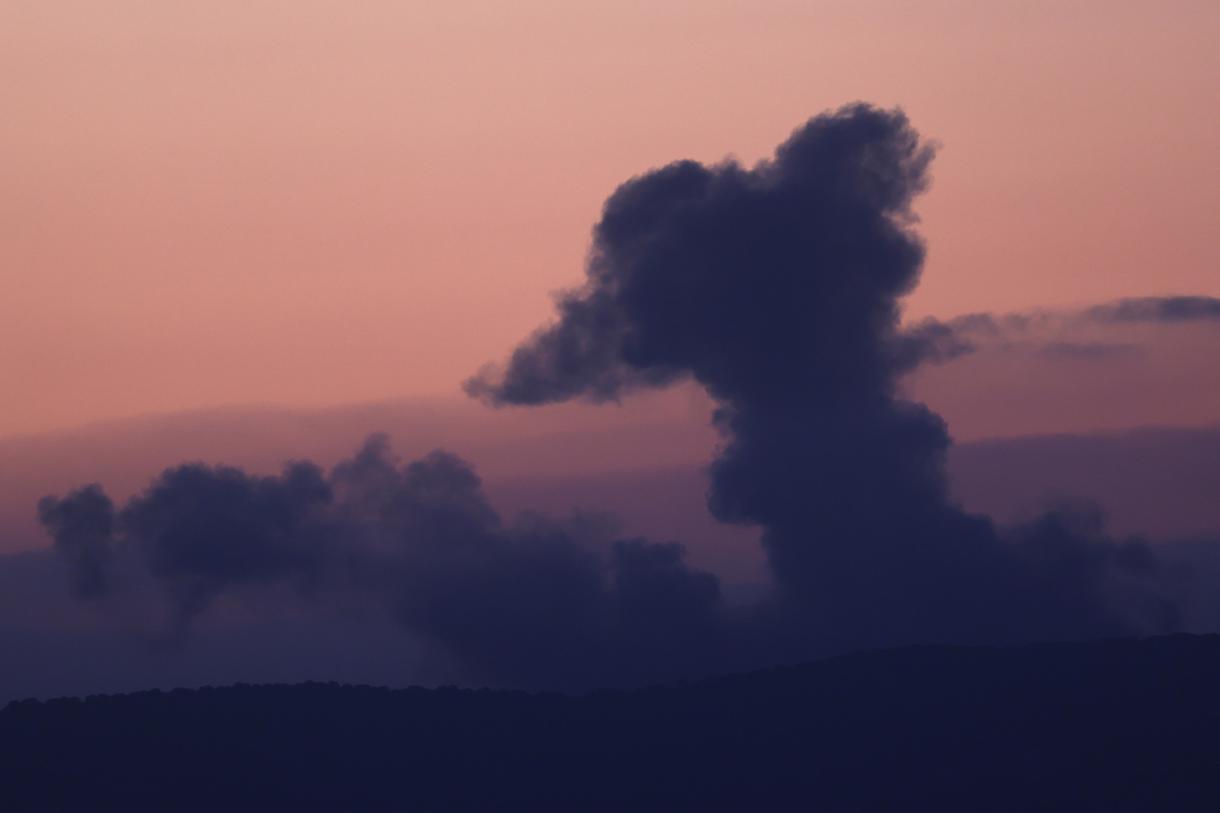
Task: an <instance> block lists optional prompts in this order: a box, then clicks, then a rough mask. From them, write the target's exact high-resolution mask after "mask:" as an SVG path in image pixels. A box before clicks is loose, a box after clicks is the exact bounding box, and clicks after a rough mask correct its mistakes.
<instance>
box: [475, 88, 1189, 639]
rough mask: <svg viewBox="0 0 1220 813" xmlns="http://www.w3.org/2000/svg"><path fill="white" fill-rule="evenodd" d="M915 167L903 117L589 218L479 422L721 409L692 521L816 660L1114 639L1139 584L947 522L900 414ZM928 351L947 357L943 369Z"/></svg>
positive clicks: (637, 191)
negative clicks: (567, 403)
mask: <svg viewBox="0 0 1220 813" xmlns="http://www.w3.org/2000/svg"><path fill="white" fill-rule="evenodd" d="M931 160H932V149H931V147H930V146H928V145H927V144H925V143H923V142H922V141H921V140H920V138H919V137H918V135H917V134H916V133H915V131H914V130H913V129H911V127H910V126H909V124H908V123H907V120H906V118H905V116H904V115H903V114H902V113H901V112H896V111H895V112H887V111H881V110H877V109H874V108H871V107H868V106H864V105H855V106H851V107H847V108H844V109H842V110H840V111H838V112H836V113H834V114H829V115H822V116H819V117H817V118H815V119H813V120H812V121H810V122H809V123H808V124H806V125H805V126H804V127H802V128H800V129H799V130H797V131H796V132H795V133H793V135H792V136H791V137H790V138H789V139H788V141H786V142H785V143H784V144H782V145H780V147H779V148H778V150H777V151H776V154H775V157H774V158H773V159H772V160H769V161H764V162H762V163H760V164H758V165H757V166H755V167H754V168H753V169H746V168H743V167H742V166H740V165H738V164H737V163H734V162H731V161H730V162H726V163H723V164H720V165H717V166H711V167H709V166H704V165H702V164H698V163H694V162H689V161H687V162H680V163H675V164H672V165H670V166H667V167H664V168H662V169H659V170H656V171H654V172H650V173H648V174H646V175H643V176H640V177H637V178H635V179H633V180H631V181H629V182H627V183H626V184H624V185H623V186H622V187H620V188H619V189H618V190H617V191H616V192H615V193H614V194H613V195H612V196H611V197H610V199H609V200H608V201H607V202H606V205H605V209H604V212H603V216H602V219H601V222H600V223H598V224H597V226H596V228H595V230H594V238H593V250H592V254H591V260H590V262H589V266H588V280H587V282H586V283H585V285H584V287H582V288H580V289H579V290H576V291H573V292H570V293H568V294H567V295H566V296H564V297H563V298H562V299H561V300H560V302H559V306H558V307H559V319H558V321H557V322H556V323H555V324H553V325H551V326H550V327H547V328H545V329H543V330H541V331H539V332H538V333H536V334H535V335H534V336H533V337H532V338H530V339H529V341H527V342H526V343H525V344H523V345H522V346H521V347H520V348H518V349H517V350H516V351H515V352H514V353H513V354H512V356H511V358H510V359H509V361H508V363H507V365H506V366H505V367H503V368H502V369H495V368H488V369H485V370H484V371H483V372H482V373H481V374H480V375H479V376H477V377H475V378H474V379H472V380H470V381H469V382H467V385H466V388H467V391H468V392H469V393H471V394H472V395H475V396H477V397H481V398H483V399H485V400H487V401H488V402H490V403H493V404H497V405H502V404H540V403H546V402H553V401H561V400H564V399H569V398H574V397H585V398H590V399H593V400H599V401H600V400H610V399H616V398H619V397H620V396H622V395H624V394H625V393H627V392H629V391H630V390H632V389H637V388H640V387H648V386H661V385H664V384H666V383H669V382H672V381H675V380H678V379H681V378H684V377H691V378H693V379H694V380H695V381H697V382H698V383H699V384H701V385H702V386H703V387H705V388H706V389H707V391H708V392H709V393H710V394H711V395H712V397H713V398H715V399H716V401H717V402H718V404H719V408H718V410H717V412H716V414H715V423H716V426H717V427H718V428H719V430H720V432H721V433H722V435H723V438H724V443H723V446H722V448H721V449H720V450H719V453H718V455H717V457H716V459H715V460H714V461H713V462H712V464H711V469H710V474H711V492H710V495H709V505H710V508H711V511H712V512H713V514H714V515H715V516H716V517H718V518H719V519H721V520H724V521H726V522H737V523H749V524H755V525H760V526H762V528H763V529H764V534H763V544H764V545H765V546H766V550H767V554H768V556H769V559H770V563H771V566H772V570H773V572H774V575H775V578H776V581H777V583H778V584H779V586H780V588H781V590H782V593H781V596H780V599H781V601H782V602H784V603H785V604H787V605H789V606H788V611H789V612H793V613H795V615H796V616H797V617H799V618H800V619H801V620H800V623H799V625H798V626H799V633H797V634H798V637H800V638H807V639H808V640H809V641H810V642H817V643H818V645H819V646H825V645H828V644H829V645H830V646H832V647H833V648H839V647H847V646H859V645H868V644H883V643H894V642H899V641H913V640H1012V639H1025V638H1047V637H1060V636H1064V635H1068V636H1077V635H1095V634H1106V633H1111V632H1120V631H1122V630H1124V629H1126V628H1127V625H1128V624H1130V623H1132V620H1133V618H1132V616H1131V613H1132V612H1135V613H1136V614H1137V615H1141V616H1143V614H1144V613H1145V612H1146V611H1150V612H1153V614H1154V615H1156V616H1160V617H1163V616H1164V615H1165V614H1168V613H1169V612H1170V608H1168V607H1165V606H1164V605H1162V604H1160V603H1159V602H1157V601H1155V600H1154V599H1151V598H1149V599H1148V604H1147V605H1146V606H1140V607H1133V606H1131V605H1125V606H1121V607H1120V606H1117V605H1115V604H1114V603H1112V602H1110V601H1108V600H1107V597H1106V595H1105V593H1106V591H1107V590H1109V589H1110V588H1109V586H1108V584H1109V582H1110V581H1111V578H1112V577H1113V576H1115V575H1116V573H1118V572H1122V573H1125V574H1126V575H1131V574H1133V573H1135V572H1137V571H1141V570H1147V569H1150V568H1151V567H1152V565H1151V562H1150V561H1148V560H1147V559H1146V558H1145V557H1142V556H1139V555H1134V554H1132V553H1131V552H1130V549H1129V548H1127V547H1123V546H1115V545H1110V544H1108V543H1107V542H1106V541H1105V540H1104V539H1103V538H1101V537H1100V533H1099V532H1098V531H1097V530H1096V529H1093V528H1092V526H1088V527H1089V528H1090V531H1089V532H1088V533H1084V532H1083V531H1082V529H1080V528H1075V527H1072V528H1069V527H1068V526H1072V525H1073V523H1070V522H1069V523H1065V522H1063V521H1059V520H1055V519H1054V518H1047V519H1044V520H1043V521H1041V522H1040V524H1039V525H1038V526H1037V527H1038V528H1040V529H1041V530H1040V531H1039V530H1032V531H1031V530H1030V529H1026V530H1024V531H1022V532H1021V533H1020V534H1018V535H1016V536H1015V537H1014V538H1013V539H1004V538H1001V535H1000V534H999V533H997V531H996V529H995V528H994V527H993V525H992V523H991V522H990V521H989V520H988V519H986V518H982V517H977V516H969V515H967V514H965V513H963V512H962V511H961V510H959V509H958V508H957V507H956V506H955V505H954V504H953V503H952V502H951V501H950V499H949V495H948V488H947V483H946V477H945V469H944V460H945V452H946V449H947V448H948V445H949V436H948V433H947V430H946V427H945V424H944V422H943V421H942V420H941V419H940V418H939V417H938V416H937V415H935V414H934V413H932V412H931V411H929V410H928V409H927V408H926V407H925V406H923V405H922V404H916V403H911V402H909V401H905V400H902V399H901V398H899V397H898V396H897V394H896V389H897V385H898V382H899V380H900V378H901V376H902V375H903V374H904V373H906V372H908V371H909V370H910V369H912V368H913V367H914V366H915V365H916V364H918V363H919V362H920V361H922V360H925V359H935V358H938V357H942V356H945V355H949V356H951V355H952V354H953V353H954V352H955V350H954V348H953V347H952V341H951V340H952V336H946V335H941V334H942V332H943V331H937V330H936V329H935V327H936V326H935V325H928V326H924V327H923V328H921V329H920V330H918V331H912V332H909V333H904V332H902V331H901V330H900V329H899V299H900V298H901V297H902V296H903V295H904V294H906V293H907V292H909V291H910V290H911V289H912V288H913V287H914V285H915V284H916V282H917V280H918V277H919V272H920V267H921V265H922V261H923V256H924V250H923V245H922V243H921V242H920V240H919V238H918V236H917V235H916V234H915V233H914V232H913V230H912V225H913V223H914V222H915V216H914V215H913V213H912V210H911V203H912V200H913V199H914V198H915V197H916V196H917V195H918V194H919V193H920V192H922V191H923V190H924V189H925V188H926V187H927V185H928V167H929V163H930V162H931ZM946 340H949V341H948V346H946Z"/></svg>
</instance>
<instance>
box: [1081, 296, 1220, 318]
mask: <svg viewBox="0 0 1220 813" xmlns="http://www.w3.org/2000/svg"><path fill="white" fill-rule="evenodd" d="M1085 316H1086V317H1088V318H1090V319H1096V320H1099V321H1103V322H1198V321H1208V322H1212V321H1216V322H1220V299H1216V298H1215V297H1210V296H1162V297H1151V296H1150V297H1142V298H1137V299H1120V300H1119V301H1118V302H1112V303H1109V304H1106V305H1098V306H1096V307H1093V308H1089V309H1088V310H1087V311H1085Z"/></svg>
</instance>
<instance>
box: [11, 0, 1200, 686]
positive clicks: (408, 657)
mask: <svg viewBox="0 0 1220 813" xmlns="http://www.w3.org/2000/svg"><path fill="white" fill-rule="evenodd" d="M1218 36H1220V6H1218V5H1217V4H1216V3H1214V2H1189V1H1188V0H1178V2H1167V3H1160V4H1155V5H1154V4H1150V3H1135V2H1090V1H1087V0H1081V1H1080V2H1070V3H1064V2H1038V1H1036V0H1035V1H1031V2H1020V3H1018V2H1011V3H1008V2H994V3H976V2H947V1H940V2H936V1H935V0H934V1H932V2H927V3H920V4H913V3H906V2H898V1H897V0H894V1H893V2H868V1H867V0H865V1H864V2H850V3H849V2H801V3H797V2H752V3H736V2H720V1H719V0H711V1H710V2H698V3H695V2H686V1H685V0H668V1H663V2H651V3H643V2H640V3H634V2H614V3H609V2H605V3H603V2H584V3H557V2H556V3H549V2H539V1H538V0H523V2H514V3H469V2H454V3H444V4H435V3H405V2H404V3H391V2H386V1H385V0H370V1H369V2H364V3H360V4H350V3H346V4H344V3H338V2H331V1H330V0H300V2H291V3H290V2H280V1H279V0H251V1H250V2H243V3H227V2H225V3H216V2H212V3H202V2H194V0H187V1H186V2H181V3H175V4H170V5H166V4H159V3H153V2H143V0H115V2H111V3H107V4H97V3H89V2H84V1H83V0H80V1H79V2H77V1H71V0H44V1H43V2H37V3H35V2H20V1H18V0H8V2H3V3H0V75H3V76H6V77H8V79H7V80H5V81H2V82H0V102H2V103H3V105H4V109H5V110H6V111H10V114H9V115H7V116H6V120H5V123H4V125H3V126H0V173H2V179H3V180H2V182H3V187H4V189H5V192H6V194H5V195H3V196H0V282H3V292H4V295H3V296H0V381H3V382H4V389H3V397H2V398H0V645H2V646H0V648H3V646H9V647H13V648H14V651H16V648H21V649H22V650H23V651H30V652H32V653H34V654H33V655H31V656H30V657H29V658H27V659H25V660H23V661H22V662H21V663H20V664H19V668H15V669H14V670H12V672H11V674H10V675H9V676H7V677H6V678H4V679H0V700H3V699H4V698H5V697H17V696H25V695H28V694H35V695H43V696H45V695H48V694H54V693H81V692H88V691H94V690H100V689H105V690H125V689H130V688H140V687H146V686H153V685H156V686H170V685H198V684H200V683H202V682H206V681H213V682H224V681H232V680H257V679H275V680H292V679H304V678H316V679H329V678H330V677H332V676H334V675H339V676H341V677H342V678H343V679H351V680H359V681H365V682H378V683H391V684H396V685H397V684H401V683H403V682H406V681H411V680H415V681H423V682H433V683H436V682H449V681H457V682H464V683H480V684H488V685H500V686H522V687H527V688H540V687H542V688H564V689H571V688H588V687H590V686H596V685H607V684H615V685H632V684H638V683H640V682H646V681H648V680H660V679H673V678H675V677H690V676H698V675H701V674H708V673H711V672H715V671H724V670H726V669H731V668H732V669H736V668H754V667H757V666H760V665H765V664H773V663H779V662H788V661H791V660H793V659H798V658H807V657H813V656H823V655H827V654H834V653H838V652H845V651H852V650H854V649H859V648H862V647H872V646H888V645H894V644H901V643H915V642H929V641H941V642H943V641H950V642H967V643H971V642H987V643H999V642H1011V641H1027V640H1051V639H1079V638H1081V637H1096V636H1098V635H1103V636H1105V635H1118V634H1148V633H1153V632H1169V631H1180V630H1188V631H1217V630H1220V604H1217V602H1215V601H1214V600H1213V599H1212V598H1211V596H1212V595H1213V594H1214V593H1215V591H1214V590H1213V589H1212V588H1211V585H1214V583H1215V579H1217V578H1220V556H1217V555H1216V553H1215V551H1217V550H1220V547H1217V543H1216V540H1218V539H1220V514H1218V513H1217V507H1216V506H1217V505H1220V499H1217V497H1216V494H1217V491H1216V490H1217V488H1220V454H1216V449H1218V448H1220V445H1218V444H1220V364H1218V363H1217V358H1216V354H1217V348H1220V342H1218V341H1217V340H1218V339H1220V249H1218V248H1217V242H1216V240H1215V227H1216V223H1217V222H1218V221H1217V215H1218V214H1220V162H1218V161H1217V160H1216V157H1215V156H1216V155H1218V154H1220V117H1217V116H1216V114H1215V112H1214V111H1215V109H1216V107H1217V103H1218V102H1220V55H1218V54H1217V51H1216V49H1215V47H1214V43H1215V42H1216V41H1217V37H1218ZM856 102H863V103H864V104H861V105H855V104H854V103H856ZM676 161H684V163H680V164H675V163H673V162H676ZM379 433H381V434H379ZM438 450H443V451H438ZM286 461H287V462H286ZM395 641H397V642H400V643H401V645H402V649H401V650H398V649H394V645H393V643H392V642H395ZM105 653H110V655H106V654H105ZM116 653H121V654H116ZM108 664H109V665H108ZM114 664H118V665H114Z"/></svg>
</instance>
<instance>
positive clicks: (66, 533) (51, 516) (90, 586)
mask: <svg viewBox="0 0 1220 813" xmlns="http://www.w3.org/2000/svg"><path fill="white" fill-rule="evenodd" d="M38 518H39V520H40V521H41V522H42V524H43V526H44V527H46V529H47V531H48V532H49V533H50V535H51V538H52V539H53V540H54V541H55V550H56V552H57V553H58V554H59V555H60V556H61V557H63V560H64V562H65V563H66V565H67V567H68V574H69V578H70V579H71V588H72V593H73V595H76V596H79V597H81V598H94V597H97V596H100V595H102V594H104V593H105V592H107V590H109V589H110V586H111V585H110V579H111V575H110V569H111V566H112V564H113V559H114V551H113V544H112V536H113V534H114V504H113V503H112V502H111V501H110V498H109V497H107V496H106V495H105V493H104V492H103V491H102V489H101V487H99V486H97V485H89V486H85V487H84V488H80V489H77V490H76V491H73V492H72V493H71V494H69V495H68V496H66V497H64V498H62V499H59V498H56V497H46V498H44V499H42V500H41V501H40V502H39V503H38Z"/></svg>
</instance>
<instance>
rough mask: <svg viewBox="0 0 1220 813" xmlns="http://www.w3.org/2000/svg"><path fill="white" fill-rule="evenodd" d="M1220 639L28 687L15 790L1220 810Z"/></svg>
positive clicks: (232, 803)
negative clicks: (420, 682) (673, 673)
mask: <svg viewBox="0 0 1220 813" xmlns="http://www.w3.org/2000/svg"><path fill="white" fill-rule="evenodd" d="M1218 685H1220V637H1216V636H1206V637H1190V636H1173V637H1164V638H1152V639H1145V640H1131V639H1125V640H1109V641H1101V642H1096V643H1083V644H1052V645H1028V646H1022V647H1015V648H990V647H976V648H966V647H947V646H921V647H914V648H906V649H898V650H890V651H880V652H872V653H865V654H859V655H851V656H845V657H840V658H836V659H833V660H828V661H823V662H818V663H811V664H806V665H802V666H792V667H786V668H779V669H773V670H770V671H764V672H755V673H750V674H742V675H736V676H731V677H724V678H718V679H713V680H705V681H701V682H698V683H691V684H684V685H676V686H670V687H664V688H649V689H641V690H635V691H626V692H595V693H592V694H588V695H585V696H579V697H577V696H566V695H559V694H527V693H521V692H503V691H499V692H493V691H488V690H480V691H473V690H459V689H453V688H442V689H435V690H424V689H407V690H397V691H391V690H388V689H378V688H369V687H352V686H340V685H338V684H316V683H315V684H304V685H298V686H244V685H239V686H235V687H232V688H224V689H202V690H197V691H186V690H177V691H172V692H145V693H140V694H131V695H122V696H109V697H105V696H100V697H90V698H87V699H85V700H78V699H71V700H55V701H50V702H38V701H22V702H17V703H12V704H9V705H8V706H7V707H6V708H5V709H4V710H3V712H0V765H3V766H4V767H3V781H2V782H0V808H3V809H4V810H8V811H30V810H39V811H42V810H153V809H155V810H219V809H227V810H255V809H258V810H280V809H306V810H389V809H393V810H530V811H540V810H557V811H558V810H562V811H572V810H614V811H622V810H700V811H704V810H797V809H799V810H851V811H859V810H962V811H972V813H973V811H980V810H986V811H1009V810H1010V811H1028V810H1064V811H1073V812H1074V813H1076V812H1078V811H1090V810H1096V811H1122V810H1141V811H1149V810H1174V811H1186V810H1215V809H1217V808H1216V806H1217V804H1220V771H1217V770H1216V767H1217V765H1220V692H1217V691H1216V687H1217V686H1218Z"/></svg>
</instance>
